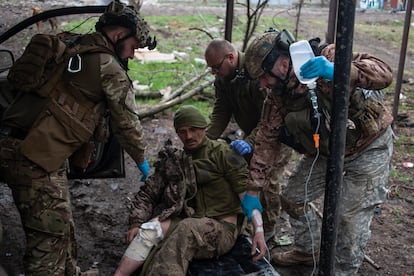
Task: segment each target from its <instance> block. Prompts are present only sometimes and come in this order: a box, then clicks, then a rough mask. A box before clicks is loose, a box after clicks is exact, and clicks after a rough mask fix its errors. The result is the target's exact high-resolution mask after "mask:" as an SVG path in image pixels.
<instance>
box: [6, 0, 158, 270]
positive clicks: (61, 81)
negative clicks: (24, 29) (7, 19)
mask: <svg viewBox="0 0 414 276" xmlns="http://www.w3.org/2000/svg"><path fill="white" fill-rule="evenodd" d="M96 29H97V32H96V33H92V34H87V35H83V36H77V37H76V40H75V41H71V43H70V44H68V45H66V46H67V47H71V49H72V50H73V51H76V49H80V50H81V49H83V48H84V47H89V48H88V49H89V51H90V52H86V53H84V54H79V55H76V56H74V57H73V58H72V57H71V58H70V59H69V61H66V62H64V63H62V65H63V66H61V67H57V66H55V65H54V64H56V63H54V62H57V57H58V54H57V53H56V52H53V51H44V47H50V48H51V49H55V48H56V50H59V49H62V51H61V52H63V51H64V49H65V47H64V45H65V44H63V43H62V42H61V41H60V39H59V38H57V37H55V36H48V35H36V36H35V37H34V38H33V39H32V40H31V42H30V44H29V45H28V46H27V47H26V50H25V52H24V54H23V56H22V57H21V58H20V59H19V60H18V61H17V62H16V63H15V65H14V67H13V68H12V69H11V71H10V74H9V76H8V77H9V81H10V82H11V84H12V85H14V86H15V87H16V90H19V92H18V94H17V95H16V98H15V100H14V102H13V103H12V104H11V105H10V106H9V107H8V109H7V110H6V111H5V112H4V115H3V118H2V121H1V127H0V148H1V152H0V175H1V177H2V178H3V180H4V181H5V182H6V183H7V184H8V185H9V187H10V188H11V190H12V192H13V197H14V201H15V203H16V205H17V208H18V210H19V211H20V215H21V219H22V222H23V227H24V230H25V233H26V238H27V248H26V253H25V257H24V264H25V273H26V275H36V276H41V275H47V276H49V275H59V276H60V275H71V276H72V275H75V274H76V273H78V272H79V269H78V268H76V257H77V256H76V241H75V234H74V230H75V229H74V222H73V217H72V210H71V205H70V193H69V187H68V181H67V177H66V166H65V160H66V159H67V158H69V157H71V156H73V154H74V153H75V152H77V151H78V152H77V153H78V154H81V155H82V154H84V155H85V154H86V156H82V158H79V160H86V163H87V161H88V159H89V157H90V156H89V154H90V151H86V150H85V147H84V146H87V145H89V144H90V143H92V141H93V139H94V137H97V136H99V135H100V134H99V132H102V131H104V130H103V129H100V128H99V126H100V125H101V124H100V122H102V120H103V113H104V111H105V110H109V113H110V123H111V127H112V130H113V133H114V134H115V136H116V137H117V138H118V141H119V142H120V144H121V145H122V147H123V148H124V149H125V150H126V151H127V152H128V153H129V154H130V155H131V157H132V158H133V159H134V160H135V161H136V163H137V165H138V168H139V169H140V170H141V172H142V173H143V180H144V179H145V178H146V176H147V175H148V173H149V164H148V162H147V161H146V159H145V156H144V151H145V146H146V145H145V141H144V138H143V132H142V127H141V124H140V121H139V118H138V114H137V108H136V105H135V100H134V92H133V90H132V85H131V80H130V79H129V78H128V75H127V71H126V67H125V65H126V62H127V60H128V58H133V56H134V49H137V48H141V47H145V46H149V47H152V46H155V43H154V42H153V41H151V37H150V35H149V31H148V27H147V25H146V23H145V21H144V20H143V19H141V18H140V17H139V16H138V14H137V13H136V12H135V11H134V10H132V9H130V8H127V7H126V6H124V5H122V4H120V3H115V2H112V3H111V4H110V5H109V6H108V8H107V11H106V12H105V13H104V14H103V15H102V16H101V17H100V19H99V21H98V23H97V24H96ZM62 45H63V47H61V46H62ZM53 47H55V48H53ZM42 62H43V63H42ZM71 63H72V65H71ZM43 66H44V67H43ZM48 68H53V69H56V68H62V73H59V74H58V73H55V74H53V73H54V72H49V73H51V75H49V76H45V74H46V73H47V71H48V70H49V71H53V70H50V69H48ZM63 68H64V69H63ZM43 71H44V74H42V73H43ZM56 71H58V69H56ZM37 72H40V75H39V76H38V77H39V78H38V79H37V80H38V81H45V83H44V84H42V86H36V85H35V86H33V83H27V81H28V80H29V81H30V80H32V78H34V77H36V76H37ZM52 80H55V81H56V82H55V83H54V85H53V89H50V91H49V90H46V89H45V87H47V86H48V84H49V83H50V82H51V81H52ZM33 82H35V80H33ZM25 85H27V86H26V87H32V89H33V90H30V91H25V90H24V87H25ZM20 89H21V90H20ZM45 91H47V93H46V92H45ZM86 148H87V147H86ZM79 165H84V164H79Z"/></svg>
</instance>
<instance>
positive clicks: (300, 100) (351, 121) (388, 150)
mask: <svg viewBox="0 0 414 276" xmlns="http://www.w3.org/2000/svg"><path fill="white" fill-rule="evenodd" d="M293 42H294V39H293V38H292V36H291V34H290V33H289V32H287V31H286V30H284V31H283V32H278V31H276V30H275V31H273V32H268V33H265V34H264V35H262V36H260V37H258V38H256V39H255V40H254V41H253V42H252V43H251V44H250V46H249V48H248V49H247V51H246V69H247V70H248V73H249V75H250V76H251V77H252V78H257V79H259V81H260V85H261V87H267V88H268V89H269V92H268V95H267V98H266V100H265V106H264V115H263V120H262V121H261V123H260V126H259V130H258V132H257V135H256V144H255V150H254V154H253V157H252V161H251V163H250V167H251V170H250V177H249V183H248V189H251V190H260V187H261V186H262V185H263V179H264V178H265V175H266V173H267V172H268V171H269V170H270V168H271V167H272V166H273V164H274V163H275V162H278V159H279V150H280V147H281V143H287V144H289V145H290V146H292V147H293V148H295V149H296V150H297V151H299V152H300V153H304V155H303V158H301V159H300V160H299V161H298V164H297V167H296V170H295V171H294V173H293V174H292V176H291V177H290V178H289V180H288V184H287V187H286V189H284V190H283V192H282V196H281V198H282V208H283V209H284V210H286V211H287V212H288V214H289V215H290V217H291V219H290V222H291V224H292V227H293V228H294V230H295V233H294V234H295V249H294V250H289V251H287V252H273V254H272V260H273V261H274V262H275V263H277V264H279V265H296V264H308V265H311V264H313V263H314V261H316V258H317V256H316V254H317V252H318V251H319V245H320V221H319V220H318V219H317V217H316V216H315V212H314V210H313V209H312V208H309V205H308V203H309V202H310V201H312V200H315V199H317V198H318V197H320V196H321V195H323V193H324V188H325V183H326V182H325V181H326V180H325V176H326V168H327V156H328V154H329V152H328V142H329V126H330V124H329V119H330V118H329V117H330V114H331V104H332V90H333V89H332V88H333V86H332V79H333V68H334V66H333V59H334V50H335V46H334V45H332V44H331V45H323V46H321V47H318V49H316V48H315V50H316V54H317V55H316V57H315V58H312V59H310V60H309V61H308V62H307V63H305V64H304V65H303V66H302V67H301V68H300V69H301V74H302V76H303V77H304V78H308V79H311V78H314V77H319V78H318V80H317V86H316V89H315V90H316V91H315V92H316V95H317V99H318V106H319V110H318V112H320V114H319V115H320V116H319V118H320V121H317V120H316V121H315V119H313V118H314V117H313V114H314V109H313V108H312V104H311V101H310V98H309V95H308V94H309V92H308V88H307V86H306V85H303V84H301V83H299V81H298V79H297V78H296V76H295V74H294V72H293V70H292V63H291V60H290V56H289V50H288V49H289V45H290V44H291V43H293ZM391 82H392V71H391V68H390V67H389V66H388V65H387V64H385V63H384V62H383V61H381V60H380V59H378V58H375V57H373V56H371V55H369V54H365V53H354V55H353V59H352V63H351V77H350V91H351V93H350V99H349V101H350V105H349V117H348V124H347V138H346V150H345V151H346V155H345V161H344V177H343V186H342V191H341V192H342V197H341V201H340V202H339V203H338V204H339V207H338V208H339V212H340V214H339V225H338V236H337V244H336V256H335V260H336V263H335V275H356V273H357V271H358V268H359V266H360V265H361V263H362V261H363V259H364V248H365V246H366V244H367V241H368V239H369V237H370V229H369V227H370V223H371V219H372V216H373V211H374V208H375V206H376V205H378V204H381V203H382V202H384V200H385V197H386V185H387V182H388V175H389V167H390V158H391V155H392V150H393V143H392V130H391V128H390V124H391V122H392V116H391V115H390V112H389V111H388V110H387V108H386V107H385V106H384V103H383V101H382V98H381V94H380V91H378V89H383V88H385V87H387V86H388V85H390V83H391ZM321 114H323V115H321ZM318 126H319V131H316V127H318ZM315 132H317V133H319V134H320V146H319V148H318V149H316V147H315V144H314V140H313V134H314V133H315ZM254 206H255V205H254V204H253V203H252V204H250V208H254ZM309 229H311V231H309Z"/></svg>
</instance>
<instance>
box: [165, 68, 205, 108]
mask: <svg viewBox="0 0 414 276" xmlns="http://www.w3.org/2000/svg"><path fill="white" fill-rule="evenodd" d="M209 73H210V70H209V69H206V71H204V73H202V74H200V75H197V76H195V77H194V78H192V79H191V80H189V81H187V82H185V83H184V84H183V85H181V86H180V87H178V88H177V90H175V91H174V92H172V93H171V95H169V96H168V97H166V98H164V99H162V100H161V101H160V103H166V102H168V101H170V100H172V99H174V98H175V97H177V96H179V95H180V94H181V93H183V91H184V89H186V88H187V87H188V86H190V85H191V84H193V83H194V82H196V81H198V80H200V79H201V78H203V77H204V76H206V75H207V74H209Z"/></svg>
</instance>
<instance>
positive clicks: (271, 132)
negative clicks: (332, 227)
mask: <svg viewBox="0 0 414 276" xmlns="http://www.w3.org/2000/svg"><path fill="white" fill-rule="evenodd" d="M334 51H335V45H333V44H331V45H328V46H327V47H325V48H324V49H323V50H322V52H321V55H324V56H326V57H327V58H328V59H329V60H330V61H333V59H334ZM391 82H392V71H391V68H390V67H389V66H388V65H387V64H385V63H384V62H383V61H381V60H379V59H378V58H375V57H373V56H371V55H368V54H360V53H355V54H354V55H353V60H352V63H351V74H350V85H351V86H350V92H351V93H350V106H349V120H348V121H353V122H352V123H355V126H354V128H355V129H353V130H351V131H348V132H351V135H348V133H347V144H346V149H345V151H346V154H347V155H350V154H353V153H357V152H360V151H362V150H363V149H364V148H365V147H366V146H367V145H369V144H370V143H371V142H372V141H373V140H375V139H376V138H377V137H378V136H379V135H380V134H381V133H383V131H384V130H385V129H386V128H387V126H389V125H390V124H391V122H392V116H391V114H390V112H389V111H388V109H387V108H386V107H385V105H384V104H383V103H382V102H381V101H379V102H377V101H376V102H375V104H376V105H377V106H376V107H375V109H376V110H375V112H372V110H371V108H368V107H367V106H362V107H361V108H359V106H357V104H355V103H354V98H357V97H359V95H360V94H361V93H360V92H361V91H360V88H363V89H372V90H377V89H383V88H385V87H387V86H388V85H390V84H391ZM332 89H333V86H332V83H330V82H328V81H326V80H324V79H322V78H319V79H318V80H317V87H316V92H317V94H318V102H319V104H320V105H321V106H324V107H326V109H327V111H328V112H330V108H331V106H330V104H331V102H332ZM306 91H307V87H306V86H305V85H303V84H300V83H299V81H298V80H297V78H296V77H295V75H294V74H293V72H292V75H291V77H290V79H289V82H288V84H287V89H286V91H283V92H281V91H268V94H267V97H266V99H265V103H264V107H263V117H262V120H261V122H260V123H259V127H258V131H257V134H256V143H255V150H254V152H253V157H252V159H251V162H250V175H249V183H248V189H252V190H256V189H258V188H260V187H262V185H263V183H264V179H266V176H267V175H268V174H269V173H270V169H271V168H272V167H273V166H277V164H278V163H279V162H280V160H279V158H278V157H279V156H282V155H279V152H280V150H281V146H280V145H281V141H280V139H279V137H281V134H282V133H281V132H282V129H283V127H284V126H285V125H286V118H287V117H288V116H289V115H290V114H294V112H300V111H301V110H307V111H306V112H305V113H307V116H308V117H309V114H310V110H311V108H310V106H311V104H310V101H309V97H308V96H307V93H305V92H306ZM358 108H359V109H358ZM376 112H377V113H378V114H376V115H375V120H374V121H375V123H377V124H378V129H377V131H375V132H374V133H368V134H366V135H365V133H364V131H363V130H364V126H363V124H362V123H361V122H360V121H359V120H357V117H356V116H357V115H358V116H360V115H361V114H365V113H366V114H368V115H370V114H371V113H376ZM290 118H294V119H293V122H294V123H295V119H296V118H297V117H295V116H291V117H290ZM325 123H326V122H325ZM309 125H311V123H310V122H309ZM321 136H322V135H321ZM328 137H329V136H328ZM308 138H309V139H308V140H309V141H312V134H309V137H308ZM351 138H352V139H351ZM323 139H327V138H326V137H321V143H325V142H326V141H324V140H323ZM302 141H303V140H302ZM321 148H322V146H321ZM307 149H308V150H306V149H305V152H303V153H305V154H314V152H311V151H310V150H309V148H307Z"/></svg>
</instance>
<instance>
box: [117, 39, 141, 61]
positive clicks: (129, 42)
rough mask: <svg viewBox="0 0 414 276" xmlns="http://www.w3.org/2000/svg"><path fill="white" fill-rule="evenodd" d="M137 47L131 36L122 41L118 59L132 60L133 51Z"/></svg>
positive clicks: (135, 40)
mask: <svg viewBox="0 0 414 276" xmlns="http://www.w3.org/2000/svg"><path fill="white" fill-rule="evenodd" d="M138 46H139V44H138V41H137V39H136V38H135V37H134V36H131V37H129V38H127V39H125V40H124V41H122V43H121V46H120V49H119V52H118V54H119V57H120V58H121V59H127V58H129V59H132V58H134V54H135V49H137V48H138Z"/></svg>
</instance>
